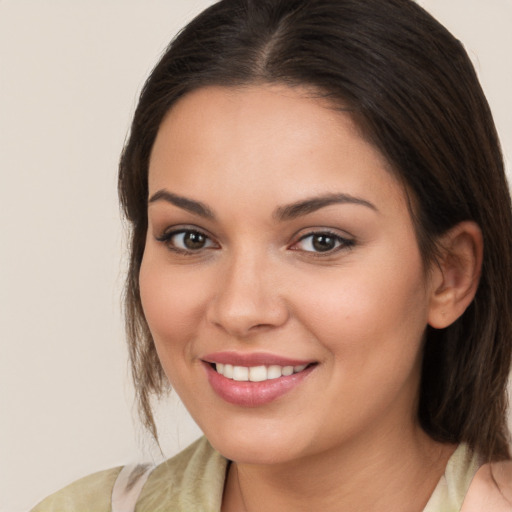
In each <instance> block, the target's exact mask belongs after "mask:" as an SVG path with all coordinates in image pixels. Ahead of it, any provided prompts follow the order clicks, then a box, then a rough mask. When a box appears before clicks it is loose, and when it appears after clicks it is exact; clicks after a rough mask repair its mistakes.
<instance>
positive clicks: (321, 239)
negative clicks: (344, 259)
mask: <svg viewBox="0 0 512 512" xmlns="http://www.w3.org/2000/svg"><path fill="white" fill-rule="evenodd" d="M335 244H336V241H335V240H334V237H332V236H330V235H315V237H314V238H313V247H314V248H315V250H316V251H320V252H325V251H330V250H332V249H334V246H335Z"/></svg>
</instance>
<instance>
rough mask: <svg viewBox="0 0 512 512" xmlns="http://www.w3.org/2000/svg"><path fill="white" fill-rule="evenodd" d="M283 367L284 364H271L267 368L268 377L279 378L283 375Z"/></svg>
mask: <svg viewBox="0 0 512 512" xmlns="http://www.w3.org/2000/svg"><path fill="white" fill-rule="evenodd" d="M281 368H282V366H277V365H274V364H273V365H272V366H269V367H268V369H267V379H278V378H279V377H281V375H283V374H282V373H281Z"/></svg>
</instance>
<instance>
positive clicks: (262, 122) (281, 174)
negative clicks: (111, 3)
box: [149, 85, 403, 202]
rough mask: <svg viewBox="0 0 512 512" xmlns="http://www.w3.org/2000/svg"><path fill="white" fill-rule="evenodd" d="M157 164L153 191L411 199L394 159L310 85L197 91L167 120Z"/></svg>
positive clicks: (151, 185)
mask: <svg viewBox="0 0 512 512" xmlns="http://www.w3.org/2000/svg"><path fill="white" fill-rule="evenodd" d="M149 169H150V170H149V188H150V193H152V192H153V193H154V192H155V191H157V190H159V189H161V188H168V187H170V188H172V189H173V191H175V192H177V193H184V194H186V193H188V192H189V191H193V193H194V194H195V195H199V196H211V195H212V193H217V195H219V196H222V195H223V194H225V193H226V191H228V192H229V193H231V194H242V195H243V194H246V193H247V191H248V190H252V191H253V193H257V192H259V193H260V194H263V193H264V194H265V197H268V196H269V195H270V196H273V197H275V200H276V201H279V202H288V201H289V200H293V199H295V198H294V197H290V196H291V195H293V194H295V195H298V196H301V195H305V194H308V195H315V194H321V193H325V192H333V191H334V190H332V189H333V188H340V187H341V188H342V189H343V190H339V191H340V192H344V193H353V194H357V195H360V194H361V193H362V192H364V193H365V194H366V195H368V196H372V195H375V196H378V195H381V196H382V195H383V194H387V195H388V196H390V195H392V196H396V197H400V198H403V189H402V186H401V185H400V184H399V183H398V182H397V180H396V178H395V177H394V175H393V173H392V172H391V171H390V166H389V164H388V162H387V160H386V159H385V158H384V156H383V155H382V154H381V153H380V152H379V151H378V150H377V149H376V148H375V147H374V146H373V145H372V144H370V143H369V142H368V141H367V140H365V139H364V138H363V137H362V135H361V133H360V130H359V129H358V126H357V125H356V124H355V123H354V121H353V119H352V118H351V116H350V115H349V114H348V113H347V112H343V111H341V110H340V109H335V108H333V105H332V104H330V103H328V102H327V101H326V100H324V99H321V98H318V97H314V96H313V95H312V93H311V91H310V90H307V89H304V88H290V87H286V86H276V85H260V86H250V87H243V88H242V87H240V88H227V87H207V88H202V89H199V90H196V91H194V92H192V93H189V94H188V95H186V96H184V97H183V98H182V99H181V100H180V101H178V102H177V103H176V104H175V105H174V107H173V108H172V109H171V111H170V112H169V113H168V114H167V116H166V117H165V119H164V121H163V122H162V124H161V127H160V129H159V132H158V135H157V138H156V141H155V144H154V146H153V151H152V154H151V159H150V168H149ZM396 197H395V199H396ZM248 199H250V197H248ZM299 199H300V197H299Z"/></svg>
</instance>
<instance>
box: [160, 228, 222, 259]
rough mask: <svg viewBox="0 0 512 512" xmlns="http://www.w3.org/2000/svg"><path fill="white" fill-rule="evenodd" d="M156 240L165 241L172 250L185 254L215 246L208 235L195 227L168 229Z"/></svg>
mask: <svg viewBox="0 0 512 512" xmlns="http://www.w3.org/2000/svg"><path fill="white" fill-rule="evenodd" d="M157 240H158V241H159V242H163V243H165V244H166V245H167V246H168V247H169V249H171V250H173V251H176V252H180V253H187V254H190V253H195V252H198V251H201V250H203V249H211V248H216V247H217V244H216V243H215V242H214V241H213V240H212V239H211V238H210V237H209V236H207V235H206V234H205V233H203V232H201V231H198V230H195V229H179V230H175V231H170V232H167V233H164V234H163V235H162V236H161V237H158V238H157Z"/></svg>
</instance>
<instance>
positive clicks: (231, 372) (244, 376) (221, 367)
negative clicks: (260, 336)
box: [210, 363, 314, 382]
mask: <svg viewBox="0 0 512 512" xmlns="http://www.w3.org/2000/svg"><path fill="white" fill-rule="evenodd" d="M312 364H314V363H312ZM312 364H302V365H298V366H279V365H275V364H273V365H268V366H265V365H259V366H236V365H232V364H222V363H210V365H211V367H212V368H213V369H214V370H215V371H216V372H217V373H219V374H220V375H222V376H223V377H225V378H226V379H230V380H234V381H237V382H265V381H268V380H274V379H279V378H280V377H289V376H290V375H293V374H295V373H300V372H302V371H304V370H305V369H306V368H308V367H309V366H312Z"/></svg>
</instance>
